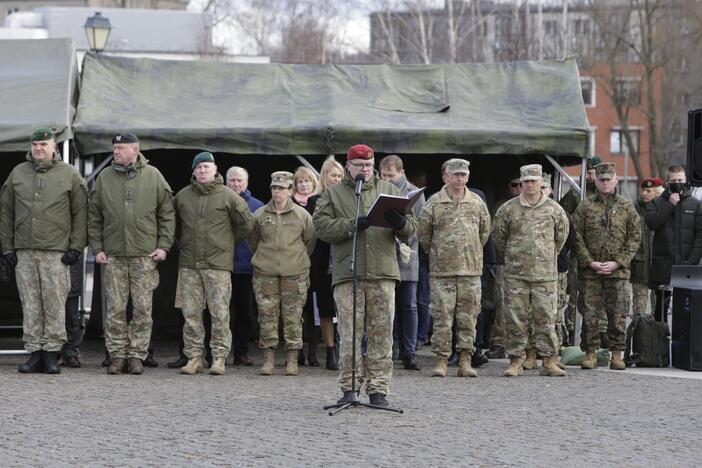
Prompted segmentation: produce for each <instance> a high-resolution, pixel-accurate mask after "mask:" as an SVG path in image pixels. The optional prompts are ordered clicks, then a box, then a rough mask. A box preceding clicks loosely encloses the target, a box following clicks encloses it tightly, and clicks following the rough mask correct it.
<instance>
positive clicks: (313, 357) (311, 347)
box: [307, 330, 319, 367]
mask: <svg viewBox="0 0 702 468" xmlns="http://www.w3.org/2000/svg"><path fill="white" fill-rule="evenodd" d="M316 335H317V331H315V330H312V332H311V333H310V341H309V343H308V344H307V362H308V364H309V366H310V367H319V361H318V360H317V337H316Z"/></svg>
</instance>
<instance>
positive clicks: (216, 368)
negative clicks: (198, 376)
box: [210, 357, 225, 375]
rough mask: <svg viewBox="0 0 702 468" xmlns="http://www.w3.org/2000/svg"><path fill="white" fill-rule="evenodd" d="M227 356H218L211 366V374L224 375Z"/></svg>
mask: <svg viewBox="0 0 702 468" xmlns="http://www.w3.org/2000/svg"><path fill="white" fill-rule="evenodd" d="M224 360H225V358H223V357H218V358H215V359H214V361H213V362H212V367H210V374H212V375H224V367H225V365H224V364H225V362H224Z"/></svg>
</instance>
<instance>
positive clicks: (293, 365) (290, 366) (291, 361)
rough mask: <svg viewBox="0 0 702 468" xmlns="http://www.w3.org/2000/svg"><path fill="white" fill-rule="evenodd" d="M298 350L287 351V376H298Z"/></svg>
mask: <svg viewBox="0 0 702 468" xmlns="http://www.w3.org/2000/svg"><path fill="white" fill-rule="evenodd" d="M297 353H298V352H297V350H296V349H290V350H288V351H287V353H286V355H287V362H286V363H285V375H297V374H298V362H297Z"/></svg>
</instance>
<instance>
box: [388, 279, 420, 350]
mask: <svg viewBox="0 0 702 468" xmlns="http://www.w3.org/2000/svg"><path fill="white" fill-rule="evenodd" d="M392 328H393V339H394V340H395V343H398V346H399V350H400V358H403V357H406V356H414V355H415V354H416V353H417V282H416V281H400V282H399V283H398V284H397V286H396V287H395V321H394V323H393V327H392Z"/></svg>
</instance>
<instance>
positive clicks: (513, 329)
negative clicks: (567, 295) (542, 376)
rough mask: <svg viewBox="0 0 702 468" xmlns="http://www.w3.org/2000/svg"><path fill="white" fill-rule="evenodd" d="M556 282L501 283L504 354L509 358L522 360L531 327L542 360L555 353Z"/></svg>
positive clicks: (507, 281) (534, 342)
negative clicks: (503, 311) (504, 338)
mask: <svg viewBox="0 0 702 468" xmlns="http://www.w3.org/2000/svg"><path fill="white" fill-rule="evenodd" d="M557 291H558V284H557V281H538V282H530V281H523V280H519V279H514V278H505V281H504V310H505V324H506V346H505V351H506V352H507V355H509V356H510V357H515V356H517V357H521V356H524V354H525V350H526V349H527V347H528V342H529V329H530V327H533V335H534V341H533V348H534V349H536V351H537V353H538V354H539V355H540V356H542V357H546V356H555V355H556V354H557V352H558V343H557V342H556V331H555V329H554V322H555V318H556V306H557V299H556V295H557Z"/></svg>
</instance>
